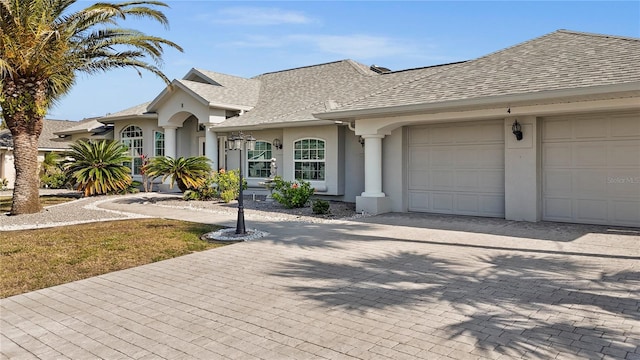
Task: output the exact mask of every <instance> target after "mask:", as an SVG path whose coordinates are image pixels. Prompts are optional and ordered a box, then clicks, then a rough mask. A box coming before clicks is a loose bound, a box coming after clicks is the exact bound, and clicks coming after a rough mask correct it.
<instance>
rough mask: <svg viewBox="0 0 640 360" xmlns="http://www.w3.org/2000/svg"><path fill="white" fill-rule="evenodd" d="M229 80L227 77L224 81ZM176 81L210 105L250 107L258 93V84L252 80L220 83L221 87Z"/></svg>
mask: <svg viewBox="0 0 640 360" xmlns="http://www.w3.org/2000/svg"><path fill="white" fill-rule="evenodd" d="M230 78H231V77H227V79H225V80H229V79H230ZM241 80H244V81H241ZM176 81H177V82H179V83H180V84H182V85H184V86H185V87H186V88H188V89H189V90H191V91H193V92H194V93H196V94H198V95H199V96H200V97H202V98H203V99H204V100H206V101H207V102H208V103H209V104H210V105H232V106H233V105H235V106H242V107H252V106H254V105H255V104H256V102H257V100H258V94H259V92H260V82H259V81H257V80H252V79H241V78H235V79H233V80H232V81H228V82H225V81H222V83H223V84H221V85H211V84H204V83H201V82H197V81H190V80H176Z"/></svg>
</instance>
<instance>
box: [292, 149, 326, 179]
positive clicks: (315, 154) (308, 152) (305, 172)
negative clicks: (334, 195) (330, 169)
mask: <svg viewBox="0 0 640 360" xmlns="http://www.w3.org/2000/svg"><path fill="white" fill-rule="evenodd" d="M324 160H325V141H324V140H320V139H301V140H298V141H296V142H295V143H294V144H293V161H294V174H293V176H294V178H295V179H302V180H307V181H309V180H316V181H324V168H325V163H324Z"/></svg>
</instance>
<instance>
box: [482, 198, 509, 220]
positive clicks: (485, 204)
mask: <svg viewBox="0 0 640 360" xmlns="http://www.w3.org/2000/svg"><path fill="white" fill-rule="evenodd" d="M480 211H481V212H482V213H485V214H492V216H495V217H501V216H504V195H501V194H495V195H482V196H481V197H480Z"/></svg>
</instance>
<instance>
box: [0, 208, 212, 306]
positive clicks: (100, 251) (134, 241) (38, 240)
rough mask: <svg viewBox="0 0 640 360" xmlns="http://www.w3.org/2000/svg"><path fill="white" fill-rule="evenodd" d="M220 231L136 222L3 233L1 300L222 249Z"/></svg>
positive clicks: (152, 221) (162, 222)
mask: <svg viewBox="0 0 640 360" xmlns="http://www.w3.org/2000/svg"><path fill="white" fill-rule="evenodd" d="M218 229H220V227H218V226H212V225H204V224H196V223H190V222H184V221H177V220H166V219H137V220H122V221H110V222H99V223H91V224H82V225H73V226H63V227H56V228H50V229H38V230H21V231H8V232H4V233H3V234H2V236H1V237H0V238H1V240H0V264H1V265H0V298H5V297H9V296H12V295H17V294H22V293H25V292H29V291H33V290H37V289H42V288H46V287H50V286H54V285H59V284H64V283H67V282H70V281H75V280H80V279H85V278H88V277H92V276H96V275H100V274H105V273H108V272H112V271H117V270H122V269H126V268H130V267H134V266H139V265H143V264H148V263H151V262H155V261H160V260H165V259H169V258H173V257H177V256H181V255H185V254H189V253H192V252H195V251H202V250H207V249H212V248H215V247H219V246H222V244H216V243H210V242H207V241H203V240H201V239H200V236H201V235H202V234H205V233H207V232H211V231H216V230H218Z"/></svg>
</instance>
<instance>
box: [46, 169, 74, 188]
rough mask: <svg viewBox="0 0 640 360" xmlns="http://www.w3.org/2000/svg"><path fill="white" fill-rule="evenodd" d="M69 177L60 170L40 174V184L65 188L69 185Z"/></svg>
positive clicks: (47, 186)
mask: <svg viewBox="0 0 640 360" xmlns="http://www.w3.org/2000/svg"><path fill="white" fill-rule="evenodd" d="M67 181H68V178H67V176H66V175H65V174H64V173H63V172H62V170H59V171H58V172H49V173H46V174H42V175H40V186H42V187H44V188H47V189H63V188H65V186H66V185H67Z"/></svg>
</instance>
